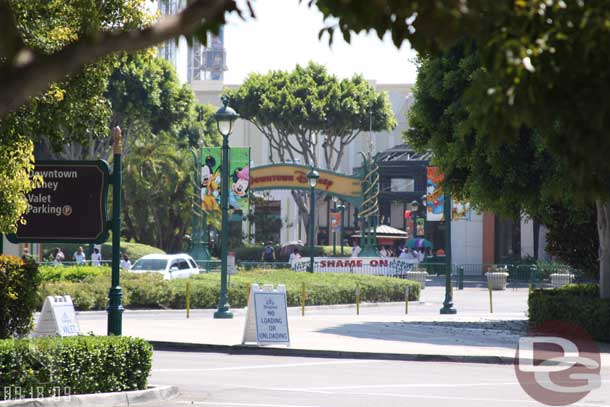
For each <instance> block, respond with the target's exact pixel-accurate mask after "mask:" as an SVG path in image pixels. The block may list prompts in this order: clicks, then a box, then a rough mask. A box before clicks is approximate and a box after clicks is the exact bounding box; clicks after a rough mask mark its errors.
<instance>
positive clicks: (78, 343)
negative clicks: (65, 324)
mask: <svg viewBox="0 0 610 407" xmlns="http://www.w3.org/2000/svg"><path fill="white" fill-rule="evenodd" d="M151 363H152V346H151V345H150V344H149V343H148V342H146V341H144V340H142V339H137V338H129V337H119V336H111V337H94V336H77V337H70V338H40V339H31V340H25V339H6V340H1V341H0V388H2V389H3V391H2V392H0V400H3V399H13V398H17V397H19V395H21V396H23V397H26V398H32V397H41V396H52V395H54V396H60V395H66V394H84V393H100V392H115V391H127V390H142V389H145V388H146V381H147V378H148V375H149V374H150V369H151ZM18 388H20V390H19V389H18ZM7 390H8V391H7ZM18 391H19V392H20V394H19V393H17V392H18Z"/></svg>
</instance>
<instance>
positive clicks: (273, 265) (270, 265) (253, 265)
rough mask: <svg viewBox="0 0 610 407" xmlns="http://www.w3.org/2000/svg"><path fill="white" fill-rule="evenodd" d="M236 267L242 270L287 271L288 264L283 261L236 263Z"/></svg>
mask: <svg viewBox="0 0 610 407" xmlns="http://www.w3.org/2000/svg"><path fill="white" fill-rule="evenodd" d="M237 267H238V268H241V269H243V270H256V269H266V270H269V269H289V268H290V263H288V262H283V261H278V262H275V261H240V262H237Z"/></svg>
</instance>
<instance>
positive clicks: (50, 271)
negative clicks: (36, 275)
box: [40, 266, 110, 282]
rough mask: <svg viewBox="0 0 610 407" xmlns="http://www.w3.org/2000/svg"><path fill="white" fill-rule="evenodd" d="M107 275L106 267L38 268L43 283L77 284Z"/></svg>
mask: <svg viewBox="0 0 610 407" xmlns="http://www.w3.org/2000/svg"><path fill="white" fill-rule="evenodd" d="M109 273H110V267H108V266H102V267H96V266H40V276H41V279H42V281H43V282H57V281H74V282H78V281H84V280H86V279H87V278H91V277H96V276H102V275H106V274H109Z"/></svg>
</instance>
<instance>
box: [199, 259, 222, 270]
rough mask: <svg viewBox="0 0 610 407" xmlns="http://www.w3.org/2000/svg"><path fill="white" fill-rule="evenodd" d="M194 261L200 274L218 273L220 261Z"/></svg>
mask: <svg viewBox="0 0 610 407" xmlns="http://www.w3.org/2000/svg"><path fill="white" fill-rule="evenodd" d="M194 260H195V263H197V266H198V267H199V271H200V272H201V273H211V272H216V271H217V272H220V260H197V259H194Z"/></svg>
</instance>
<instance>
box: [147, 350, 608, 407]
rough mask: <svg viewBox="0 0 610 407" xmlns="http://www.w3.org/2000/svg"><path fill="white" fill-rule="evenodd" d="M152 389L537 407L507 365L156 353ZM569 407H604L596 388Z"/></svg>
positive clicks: (227, 399)
mask: <svg viewBox="0 0 610 407" xmlns="http://www.w3.org/2000/svg"><path fill="white" fill-rule="evenodd" d="M150 384H153V385H155V384H157V385H161V384H176V385H178V386H179V388H180V391H181V394H180V396H179V397H178V398H177V399H174V400H171V401H166V402H163V403H157V404H154V405H151V407H153V406H154V407H157V406H158V407H161V406H164V407H184V406H188V405H192V406H218V407H341V406H350V407H352V406H357V407H364V406H375V407H382V406H383V407H386V406H387V407H393V406H401V407H404V406H407V405H413V406H447V405H451V406H452V407H459V406H464V407H466V406H467V407H479V406H480V407H488V406H509V407H512V406H530V405H531V406H536V405H541V404H539V403H538V402H536V401H535V400H533V399H531V398H530V397H529V396H528V395H527V394H526V393H525V392H524V391H523V390H522V389H521V387H520V385H519V383H518V382H517V379H516V377H515V373H514V368H513V367H512V366H510V365H508V366H507V365H492V364H461V363H436V362H400V361H376V360H351V359H316V358H296V357H278V356H250V355H248V356H246V355H225V354H214V353H189V352H155V355H154V363H153V372H152V377H151V378H150ZM573 405H575V406H586V407H599V406H610V366H606V367H603V368H602V387H601V388H600V389H597V390H594V391H593V392H592V393H591V394H589V395H588V396H587V397H585V398H584V399H583V400H581V401H580V402H579V403H578V404H573Z"/></svg>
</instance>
